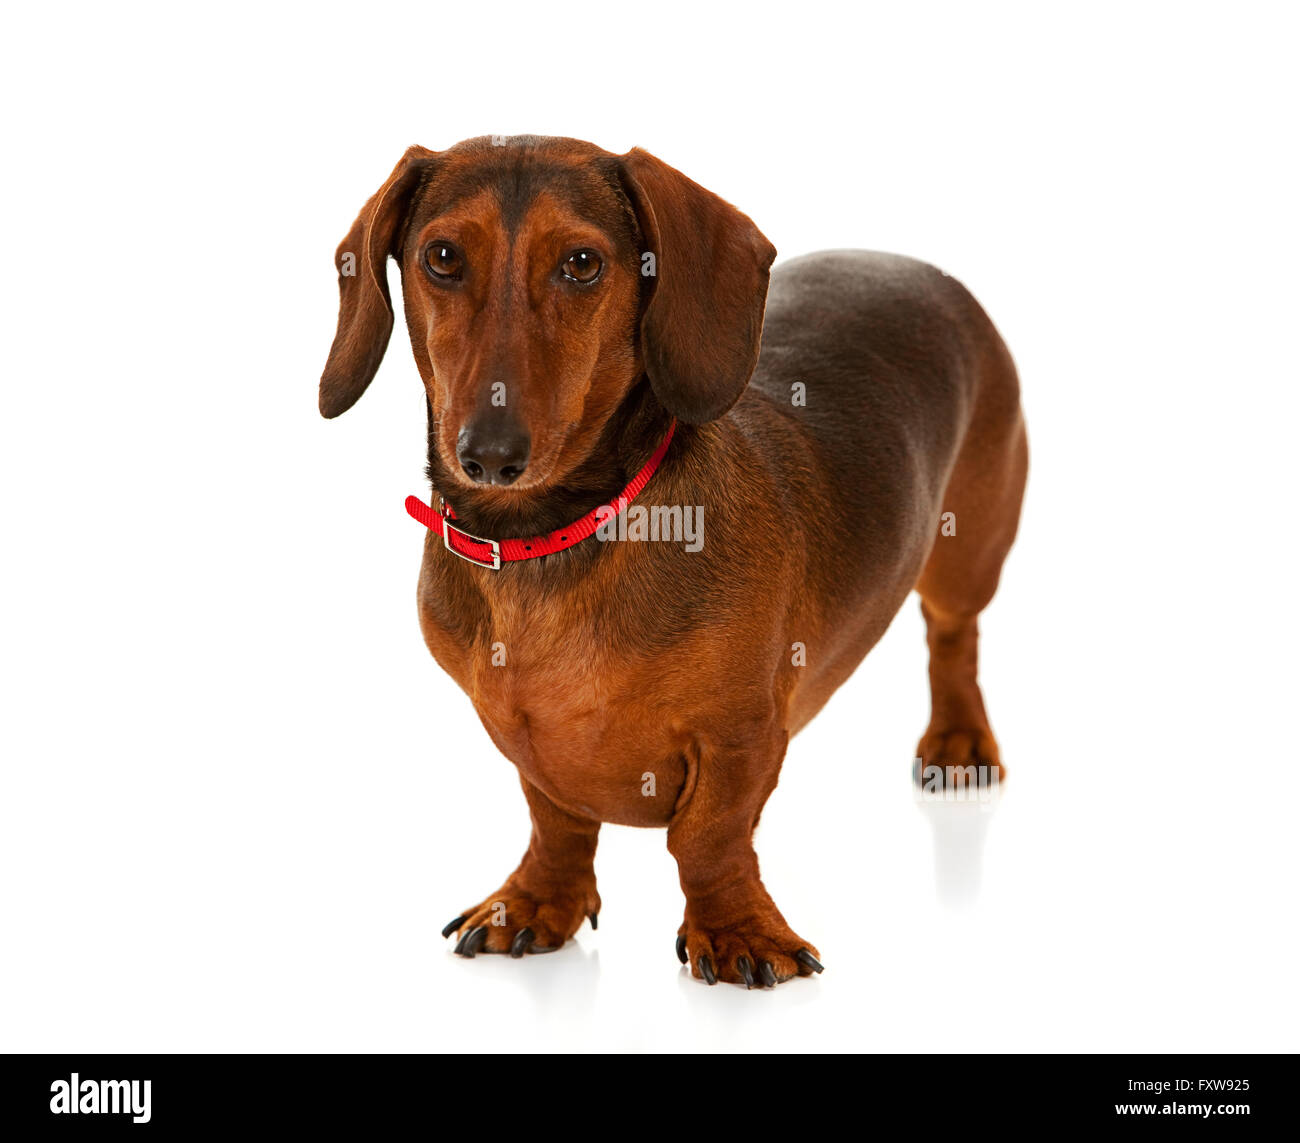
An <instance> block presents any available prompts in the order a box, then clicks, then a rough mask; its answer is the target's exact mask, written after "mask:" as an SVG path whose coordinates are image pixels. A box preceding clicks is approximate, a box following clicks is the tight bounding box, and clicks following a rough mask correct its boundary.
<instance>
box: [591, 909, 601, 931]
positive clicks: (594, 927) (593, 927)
mask: <svg viewBox="0 0 1300 1143" xmlns="http://www.w3.org/2000/svg"><path fill="white" fill-rule="evenodd" d="M598 920H600V914H599V913H592V914H591V931H592V932H593V933H594V932H595V931H596V930H597V929H598V928H600V926H599V925H598V924H596V922H597V921H598Z"/></svg>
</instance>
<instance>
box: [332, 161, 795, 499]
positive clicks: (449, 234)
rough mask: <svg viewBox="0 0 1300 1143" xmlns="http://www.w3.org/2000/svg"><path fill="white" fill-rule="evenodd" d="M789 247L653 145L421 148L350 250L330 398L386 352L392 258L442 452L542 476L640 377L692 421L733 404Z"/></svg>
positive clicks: (356, 393)
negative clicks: (771, 271)
mask: <svg viewBox="0 0 1300 1143" xmlns="http://www.w3.org/2000/svg"><path fill="white" fill-rule="evenodd" d="M775 254H776V251H775V249H774V248H773V247H772V244H771V243H770V242H768V241H767V239H766V238H764V237H763V235H762V234H761V233H760V232H759V230H758V228H757V227H756V226H755V225H754V224H753V223H752V222H751V221H750V220H749V219H748V218H747V217H746V216H745V215H743V214H741V213H740V211H738V210H736V209H735V208H734V207H732V206H730V205H729V204H727V203H725V202H723V201H722V199H720V198H718V197H717V196H716V195H714V194H711V193H710V192H709V191H706V190H705V189H704V188H703V187H700V186H697V185H696V184H695V183H693V182H691V180H690V179H688V178H686V177H685V176H684V175H682V174H680V173H679V172H677V171H675V170H673V169H672V168H671V167H669V166H667V165H666V164H665V163H662V162H661V161H660V160H658V159H656V158H655V157H654V156H653V155H650V154H648V153H646V152H645V151H642V150H632V151H629V152H628V153H627V154H626V155H614V154H610V153H609V152H606V151H602V150H601V149H600V148H598V147H594V146H592V145H591V144H589V143H582V142H578V141H576V140H572V139H544V138H534V137H530V136H524V137H511V138H500V137H492V138H482V139H471V140H469V141H467V142H464V143H460V144H458V145H457V146H455V147H453V148H452V149H451V150H449V151H442V152H434V151H429V150H426V149H425V148H423V147H412V148H410V150H408V151H407V152H406V154H405V155H403V156H402V160H401V162H399V163H398V164H397V166H396V168H394V170H393V173H392V174H391V175H389V177H388V180H387V181H386V182H385V183H384V185H383V186H381V187H380V188H379V190H378V191H376V192H375V194H374V195H373V196H372V197H371V199H370V201H369V202H367V203H366V205H365V207H364V208H363V209H362V211H361V214H360V216H359V217H358V218H357V220H356V222H355V223H353V225H352V229H351V230H350V231H348V235H347V237H346V238H344V240H343V242H342V244H341V245H340V246H339V248H338V251H337V254H336V257H335V262H336V265H337V267H338V271H339V294H340V302H339V322H338V332H337V334H336V335H335V338H334V345H333V347H332V348H331V350H330V356H329V361H328V363H327V364H326V366H325V372H324V374H323V375H322V376H321V382H320V410H321V412H322V413H323V414H324V415H325V416H326V417H336V416H338V415H339V414H340V413H342V412H344V411H345V410H347V409H349V408H351V407H352V405H353V404H354V403H355V402H356V400H357V398H358V397H360V396H361V394H362V392H364V390H365V388H366V386H367V385H368V384H369V383H370V380H371V378H372V377H373V376H374V375H375V371H376V369H378V368H379V363H380V360H381V359H382V358H383V355H384V349H385V347H386V346H387V344H388V338H389V334H390V333H391V332H392V328H393V309H392V304H391V301H390V298H389V292H388V285H387V278H386V263H387V259H388V257H389V256H390V255H391V256H393V257H394V258H396V259H397V260H398V264H399V266H400V267H401V273H402V293H403V296H404V301H405V309H406V322H407V326H408V328H409V330H410V335H411V346H412V349H413V350H414V352H415V361H416V365H417V366H418V368H419V371H420V376H421V378H422V379H423V381H424V387H425V392H426V393H427V395H428V398H429V402H430V407H431V408H432V410H433V414H434V424H435V426H436V438H435V441H434V444H433V447H434V448H436V450H437V453H438V457H439V458H440V459H441V461H442V465H443V467H445V468H446V470H447V472H448V473H450V474H451V477H452V479H454V480H456V481H458V482H460V483H462V484H463V485H498V486H511V488H512V490H513V491H516V492H517V491H520V490H526V489H529V488H537V487H539V486H541V485H544V484H546V483H548V482H552V481H557V480H560V479H562V478H563V476H564V475H565V473H567V472H570V471H572V470H573V468H574V467H576V466H577V465H578V464H580V463H581V462H582V461H583V460H584V459H585V458H586V456H587V455H588V454H589V452H590V450H591V448H592V446H593V445H594V443H595V441H596V440H597V439H598V437H599V434H600V430H601V428H602V426H603V425H604V424H605V422H606V421H607V420H608V418H609V417H610V415H611V414H612V413H613V412H614V410H615V409H617V408H618V407H619V405H620V403H621V402H622V401H623V399H624V398H625V397H626V396H627V394H628V393H629V391H630V390H631V389H632V387H633V386H634V385H636V383H637V382H638V381H639V380H640V379H641V377H642V376H648V377H649V380H650V384H651V386H652V388H653V392H654V395H655V397H656V398H657V399H658V401H659V402H660V403H661V404H662V405H663V406H664V407H665V408H666V409H667V410H668V411H669V412H670V413H672V414H673V415H674V416H676V417H678V418H679V419H680V420H682V421H685V422H687V423H690V424H700V423H703V422H705V421H710V420H713V419H715V418H717V417H720V416H722V414H723V413H725V412H726V411H727V410H728V409H729V408H731V406H732V405H733V404H734V403H735V401H736V400H737V398H739V396H740V394H741V391H742V390H743V389H744V387H745V385H746V383H747V382H748V381H749V377H750V374H751V373H752V372H753V369H754V364H755V362H756V360H757V358H758V348H759V337H760V334H761V332H762V325H763V307H764V303H765V301H766V297H767V281H768V268H769V267H770V266H771V264H772V259H773V258H774V257H775Z"/></svg>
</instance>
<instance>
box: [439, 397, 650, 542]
mask: <svg viewBox="0 0 1300 1143" xmlns="http://www.w3.org/2000/svg"><path fill="white" fill-rule="evenodd" d="M671 421H672V418H671V416H670V415H669V413H668V412H667V410H665V409H664V407H663V406H662V405H661V404H659V401H658V400H657V399H656V398H655V396H654V393H653V391H652V390H651V388H650V382H649V379H648V378H646V377H644V376H643V377H642V378H641V379H640V381H638V382H637V383H636V384H635V385H634V386H633V387H632V389H631V390H630V391H629V393H628V395H627V396H626V397H625V398H624V399H623V402H622V404H620V405H619V407H618V408H617V409H616V410H615V411H614V413H613V415H611V416H610V418H609V420H607V421H606V422H605V424H604V426H603V427H602V429H601V432H600V435H599V437H598V438H597V440H596V443H595V445H594V446H593V447H592V449H591V452H590V455H588V456H587V458H586V459H585V460H583V461H582V462H581V463H580V464H579V465H578V466H577V467H576V468H575V469H573V471H572V472H570V473H568V474H567V475H566V476H565V477H564V478H563V479H562V480H560V481H559V482H556V483H551V482H547V483H545V484H543V485H541V486H540V487H538V488H536V489H533V490H529V491H528V492H524V493H520V494H518V495H502V494H501V491H500V490H492V489H477V488H467V487H465V486H464V485H462V484H461V483H459V482H457V481H454V480H453V479H452V477H451V475H450V474H449V473H448V471H447V468H446V465H445V464H443V462H442V458H441V456H440V455H439V453H438V449H437V438H436V425H435V424H434V421H433V413H432V409H431V408H430V411H429V464H428V476H429V480H430V482H431V483H432V485H433V492H434V496H435V500H434V506H435V507H437V500H436V497H437V496H439V495H442V496H445V497H446V498H447V500H448V501H449V502H450V503H451V504H453V505H454V506H455V509H456V516H457V521H456V523H457V526H458V527H462V528H464V530H465V531H467V532H470V533H472V534H474V535H477V536H484V537H487V538H489V539H494V540H505V539H510V538H513V537H525V536H538V535H544V534H546V533H547V532H551V531H554V530H555V529H557V528H562V527H564V526H565V525H566V524H569V523H571V522H573V521H574V520H576V519H578V518H579V517H581V516H584V515H586V514H587V513H588V512H590V511H591V510H592V509H593V508H596V507H597V506H598V505H600V504H604V503H607V502H608V501H610V500H612V499H613V498H614V497H615V496H617V495H618V493H619V491H620V490H621V489H622V488H624V487H625V486H626V485H627V482H628V481H629V480H631V478H632V477H633V476H634V475H635V474H636V473H637V472H638V471H639V470H640V469H641V467H642V466H643V465H644V464H645V463H646V461H647V460H648V459H649V458H650V455H651V453H653V452H654V450H655V448H656V447H657V446H658V445H659V443H660V442H661V441H662V440H663V438H664V436H665V434H666V433H667V432H668V426H669V424H670V423H671Z"/></svg>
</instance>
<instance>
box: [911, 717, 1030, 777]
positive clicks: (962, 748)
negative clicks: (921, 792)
mask: <svg viewBox="0 0 1300 1143" xmlns="http://www.w3.org/2000/svg"><path fill="white" fill-rule="evenodd" d="M1006 776H1007V771H1006V767H1004V766H1003V765H1002V760H1001V758H1000V757H999V756H998V744H997V741H996V739H994V737H993V732H992V731H991V730H989V729H988V727H986V726H985V727H973V728H970V727H952V728H949V727H945V728H942V729H935V728H933V727H932V728H931V729H929V730H927V731H926V732H925V734H924V736H923V737H922V738H921V741H920V743H919V744H918V745H917V747H916V761H915V762H914V764H913V771H912V777H913V778H914V779H915V781H916V784H917V785H918V786H922V787H924V788H926V789H936V790H938V789H948V790H952V789H963V788H965V787H967V786H971V787H973V786H985V785H988V784H990V783H994V782H1001V781H1002V780H1003V779H1004V778H1005V777H1006Z"/></svg>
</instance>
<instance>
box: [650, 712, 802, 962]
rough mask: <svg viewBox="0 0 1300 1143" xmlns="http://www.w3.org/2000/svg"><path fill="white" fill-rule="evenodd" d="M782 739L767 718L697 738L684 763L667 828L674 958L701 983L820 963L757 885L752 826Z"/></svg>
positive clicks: (777, 764) (781, 753)
mask: <svg viewBox="0 0 1300 1143" xmlns="http://www.w3.org/2000/svg"><path fill="white" fill-rule="evenodd" d="M785 744H786V734H785V732H784V731H783V730H781V729H780V728H778V727H775V726H773V725H770V724H764V725H762V726H760V727H757V728H754V729H753V730H752V731H750V732H740V733H737V732H736V731H734V730H732V731H730V732H728V733H727V734H726V736H725V740H723V741H714V742H708V741H701V743H700V745H699V749H698V751H697V752H696V754H695V757H694V759H693V760H691V761H690V763H689V766H690V767H691V768H693V769H694V773H693V774H690V775H689V776H688V779H687V785H686V789H687V790H688V791H689V794H688V795H687V796H686V797H685V799H684V803H683V804H681V805H679V806H678V807H677V809H676V811H675V812H674V815H673V819H672V821H671V822H670V823H669V826H668V849H669V852H670V853H672V855H673V857H675V858H676V859H677V868H678V872H679V874H680V876H681V883H682V891H683V892H684V893H685V894H686V917H685V919H684V920H683V922H682V926H681V928H680V929H679V930H678V935H677V956H678V959H679V960H681V962H682V963H683V964H689V965H690V966H691V973H692V974H693V975H694V976H696V977H698V978H700V979H702V980H705V981H707V982H708V983H709V984H714V983H716V982H717V981H718V980H726V981H730V982H731V983H733V984H744V985H746V986H747V987H750V988H752V987H754V986H755V985H768V986H771V985H774V984H776V983H778V982H779V981H784V980H789V979H790V978H791V977H794V976H800V975H802V976H807V975H808V974H809V973H812V972H821V970H822V966H821V964H820V963H819V962H818V959H817V957H818V953H817V950H816V948H815V947H814V946H813V945H811V944H809V943H808V942H807V941H806V940H804V939H803V938H802V937H800V936H798V935H797V934H796V933H795V932H794V931H793V930H792V929H791V928H790V926H789V925H787V924H786V922H785V918H784V917H783V916H781V911H780V910H779V909H778V908H777V907H776V904H775V903H774V902H773V900H772V898H771V897H770V896H769V895H768V892H767V890H766V889H765V888H764V887H763V882H762V880H761V879H760V878H759V874H758V855H757V854H755V852H754V845H753V836H754V827H755V826H757V825H758V817H759V814H760V813H761V812H762V809H763V803H764V802H766V801H767V797H768V795H769V794H770V793H771V792H772V790H773V789H774V788H775V786H776V779H777V774H778V773H779V771H780V768H781V759H782V757H783V756H784V754H785Z"/></svg>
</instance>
